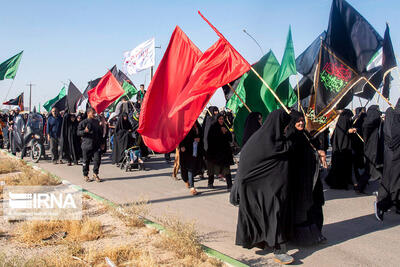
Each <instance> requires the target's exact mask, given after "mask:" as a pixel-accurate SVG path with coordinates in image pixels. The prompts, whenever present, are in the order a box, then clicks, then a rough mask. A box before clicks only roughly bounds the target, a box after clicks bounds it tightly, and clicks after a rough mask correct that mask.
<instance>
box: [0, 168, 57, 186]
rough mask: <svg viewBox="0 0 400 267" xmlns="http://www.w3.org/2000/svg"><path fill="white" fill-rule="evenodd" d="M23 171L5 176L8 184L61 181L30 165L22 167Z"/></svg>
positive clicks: (36, 183)
mask: <svg viewBox="0 0 400 267" xmlns="http://www.w3.org/2000/svg"><path fill="white" fill-rule="evenodd" d="M20 171H21V173H18V174H14V175H12V174H10V175H8V176H6V177H5V178H4V180H5V183H6V185H26V186H27V185H59V184H61V182H60V181H58V180H57V179H55V178H54V177H53V176H52V175H51V174H49V173H42V172H40V171H38V170H35V169H33V168H32V167H30V166H23V167H21V168H20Z"/></svg>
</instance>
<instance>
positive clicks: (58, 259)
mask: <svg viewBox="0 0 400 267" xmlns="http://www.w3.org/2000/svg"><path fill="white" fill-rule="evenodd" d="M106 257H107V258H108V259H109V260H111V261H112V263H114V264H115V265H117V266H135V267H153V266H154V267H155V266H158V265H157V263H156V262H155V261H154V260H153V258H152V257H151V255H150V253H149V252H146V251H143V250H142V249H141V248H139V247H136V246H134V245H129V246H128V245H122V246H116V247H109V248H105V249H103V250H102V251H99V250H97V249H95V248H89V249H87V250H86V251H82V252H81V254H79V255H74V254H71V253H70V251H68V250H60V251H58V252H57V254H56V255H45V256H39V257H33V258H31V259H24V258H22V257H6V256H5V255H0V262H1V263H0V267H3V266H4V267H11V266H12V267H14V266H15V267H16V266H26V267H28V266H29V267H30V266H32V267H34V266H35V267H36V266H38V267H42V266H43V267H44V266H54V267H65V266H68V267H70V266H75V267H78V266H79V267H81V266H104V267H107V266H109V265H108V264H107V263H106V260H105V258H106Z"/></svg>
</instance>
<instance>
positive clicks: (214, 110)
mask: <svg viewBox="0 0 400 267" xmlns="http://www.w3.org/2000/svg"><path fill="white" fill-rule="evenodd" d="M218 113H219V110H218V107H216V106H210V107H209V108H208V111H207V113H206V116H205V117H204V120H203V125H202V129H203V137H204V145H203V146H204V151H207V150H208V141H207V139H208V132H209V131H210V127H211V125H213V124H214V123H215V121H216V120H217V115H218Z"/></svg>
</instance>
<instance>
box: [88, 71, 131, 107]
mask: <svg viewBox="0 0 400 267" xmlns="http://www.w3.org/2000/svg"><path fill="white" fill-rule="evenodd" d="M124 93H125V91H124V89H122V87H121V85H120V84H119V83H118V81H117V79H115V77H114V75H112V73H111V72H110V71H108V72H107V73H106V75H104V76H103V77H102V78H101V80H100V81H99V83H98V84H97V85H96V87H94V88H93V89H91V90H90V91H88V93H87V94H88V100H89V103H90V105H91V106H92V107H93V108H94V109H95V110H96V112H97V113H100V112H103V111H104V110H105V109H106V108H107V107H108V106H109V105H111V104H112V103H114V101H115V100H117V99H118V98H119V97H120V96H121V95H123V94H124Z"/></svg>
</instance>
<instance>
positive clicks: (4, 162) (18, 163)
mask: <svg viewBox="0 0 400 267" xmlns="http://www.w3.org/2000/svg"><path fill="white" fill-rule="evenodd" d="M0 158H1V160H0V174H4V173H10V172H15V171H18V170H19V169H20V168H21V167H23V166H26V163H25V162H24V161H22V160H16V159H11V158H7V157H5V156H0Z"/></svg>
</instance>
